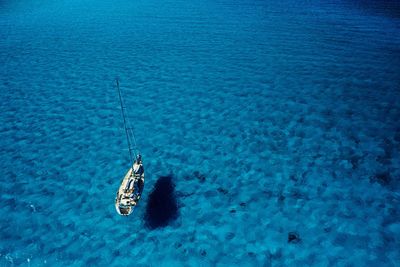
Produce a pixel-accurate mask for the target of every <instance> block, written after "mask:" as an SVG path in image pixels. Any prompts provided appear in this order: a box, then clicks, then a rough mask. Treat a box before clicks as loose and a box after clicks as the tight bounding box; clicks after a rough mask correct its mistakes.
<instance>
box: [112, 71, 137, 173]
mask: <svg viewBox="0 0 400 267" xmlns="http://www.w3.org/2000/svg"><path fill="white" fill-rule="evenodd" d="M116 82H117V90H118V96H119V102H120V104H121V112H122V118H123V119H124V128H125V134H126V141H127V142H128V150H129V157H130V159H131V164H132V167H133V164H134V157H133V156H135V158H136V155H132V147H131V140H130V138H129V130H128V128H127V127H126V124H127V120H126V116H125V109H126V107H125V105H124V104H123V101H122V94H121V89H120V88H119V81H118V79H116ZM131 130H132V129H131ZM132 135H133V133H132ZM133 140H134V142H135V145H136V140H135V137H134V136H133ZM133 154H135V152H133Z"/></svg>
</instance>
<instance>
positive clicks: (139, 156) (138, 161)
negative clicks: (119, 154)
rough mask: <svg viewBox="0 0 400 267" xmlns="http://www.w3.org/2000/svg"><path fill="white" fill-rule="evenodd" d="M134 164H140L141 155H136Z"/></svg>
mask: <svg viewBox="0 0 400 267" xmlns="http://www.w3.org/2000/svg"><path fill="white" fill-rule="evenodd" d="M136 163H137V164H141V163H142V155H140V154H138V155H137V157H136Z"/></svg>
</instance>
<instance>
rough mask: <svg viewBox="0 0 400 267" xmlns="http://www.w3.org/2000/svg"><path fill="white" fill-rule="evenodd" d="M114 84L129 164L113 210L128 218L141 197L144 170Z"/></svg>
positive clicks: (121, 101) (119, 90)
mask: <svg viewBox="0 0 400 267" xmlns="http://www.w3.org/2000/svg"><path fill="white" fill-rule="evenodd" d="M116 83H117V90H118V96H119V101H120V104H121V112H122V118H123V120H124V128H125V134H126V140H127V142H128V150H129V158H130V163H131V164H130V168H129V170H128V172H127V173H126V174H125V176H124V178H123V179H122V182H121V185H120V186H119V188H118V191H117V196H116V198H115V209H116V210H117V212H118V214H120V215H123V216H128V215H130V214H131V213H132V212H133V210H134V209H135V207H136V206H137V204H138V203H139V200H140V197H141V196H142V192H143V187H144V168H143V162H142V156H141V154H140V152H139V150H138V149H137V145H136V138H135V135H134V133H133V128H132V127H130V124H129V121H128V120H127V115H126V106H125V104H124V101H123V99H122V93H121V89H120V88H119V81H118V79H117V80H116ZM132 146H134V147H132Z"/></svg>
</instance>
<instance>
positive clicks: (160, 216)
mask: <svg viewBox="0 0 400 267" xmlns="http://www.w3.org/2000/svg"><path fill="white" fill-rule="evenodd" d="M177 217H178V204H177V200H176V196H175V184H174V183H173V181H172V176H161V177H160V178H159V179H158V180H157V182H156V184H155V185H154V188H153V191H152V192H151V193H150V195H149V201H148V203H147V207H146V214H145V217H144V218H145V223H146V226H147V227H149V228H150V229H154V228H158V227H164V226H167V225H168V224H169V223H170V222H171V221H173V220H175V219H176V218H177Z"/></svg>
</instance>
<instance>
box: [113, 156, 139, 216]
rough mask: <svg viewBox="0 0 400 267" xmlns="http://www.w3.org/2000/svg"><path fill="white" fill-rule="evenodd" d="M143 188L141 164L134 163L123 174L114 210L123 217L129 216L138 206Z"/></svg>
mask: <svg viewBox="0 0 400 267" xmlns="http://www.w3.org/2000/svg"><path fill="white" fill-rule="evenodd" d="M143 187H144V169H143V164H142V163H141V162H140V163H137V162H135V163H134V164H133V168H130V169H129V170H128V172H127V173H126V174H125V177H124V179H123V180H122V182H121V185H120V187H119V189H118V192H117V197H116V198H115V209H116V210H117V212H118V214H120V215H123V216H128V215H130V214H131V213H132V212H133V210H134V208H135V207H136V205H137V204H138V202H139V200H140V198H141V195H142V191H143Z"/></svg>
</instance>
